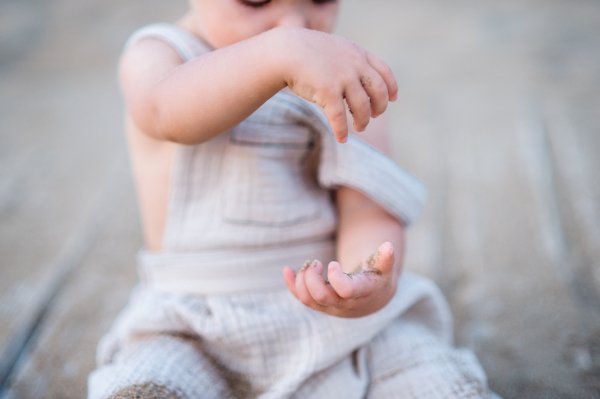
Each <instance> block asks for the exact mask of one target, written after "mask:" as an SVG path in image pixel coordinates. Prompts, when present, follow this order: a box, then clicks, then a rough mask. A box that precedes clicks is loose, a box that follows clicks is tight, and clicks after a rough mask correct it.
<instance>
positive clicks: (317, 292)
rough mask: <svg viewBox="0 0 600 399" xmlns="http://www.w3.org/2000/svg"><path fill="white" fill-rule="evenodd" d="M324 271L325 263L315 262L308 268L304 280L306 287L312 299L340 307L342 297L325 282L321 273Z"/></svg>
mask: <svg viewBox="0 0 600 399" xmlns="http://www.w3.org/2000/svg"><path fill="white" fill-rule="evenodd" d="M322 273H323V264H322V263H321V262H313V263H312V264H311V266H310V267H309V268H308V269H307V270H306V274H305V275H304V281H305V283H306V288H307V289H308V292H309V294H310V296H311V297H312V299H313V300H314V301H315V302H317V303H318V304H319V305H322V306H331V307H338V306H339V305H340V302H341V301H342V299H341V298H340V297H339V296H338V294H337V293H336V292H335V290H334V289H333V288H332V287H331V285H328V284H327V283H326V282H325V279H324V278H323V276H322V275H321V274H322Z"/></svg>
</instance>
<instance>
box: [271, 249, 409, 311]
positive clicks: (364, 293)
mask: <svg viewBox="0 0 600 399" xmlns="http://www.w3.org/2000/svg"><path fill="white" fill-rule="evenodd" d="M394 260H395V257H394V249H393V247H392V244H391V243H389V242H386V243H384V244H383V245H381V246H380V247H379V251H378V252H377V254H374V255H371V256H370V257H369V258H367V259H366V260H365V261H364V262H363V263H362V264H361V265H359V266H358V267H357V268H356V270H355V271H353V272H352V273H349V274H347V273H344V272H343V271H342V268H341V266H340V264H339V263H337V262H331V263H330V264H329V267H328V272H327V273H328V278H329V281H325V279H324V278H323V276H322V275H321V273H322V272H323V264H322V263H321V262H319V261H318V260H315V261H313V262H310V261H309V262H306V263H305V264H304V266H302V268H301V269H300V270H299V271H298V274H297V275H296V274H295V273H294V270H293V269H292V268H290V267H287V266H286V267H285V268H284V269H283V275H284V278H285V283H286V285H287V287H288V288H289V290H290V291H291V292H292V294H294V296H295V297H296V298H298V299H299V300H300V302H302V303H303V304H305V305H306V306H308V307H309V308H311V309H314V310H318V311H320V312H323V313H326V314H329V315H333V316H339V317H361V316H366V315H368V314H371V313H373V312H376V311H377V310H379V309H381V308H382V307H384V306H385V305H386V304H387V303H388V302H389V301H390V299H391V298H392V297H393V296H394V293H395V292H396V285H397V279H398V275H397V273H396V272H395V270H394Z"/></svg>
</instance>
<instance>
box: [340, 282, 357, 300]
mask: <svg viewBox="0 0 600 399" xmlns="http://www.w3.org/2000/svg"><path fill="white" fill-rule="evenodd" d="M338 294H339V295H340V296H341V297H342V298H345V299H349V298H353V297H354V296H355V294H356V290H355V289H354V287H351V286H348V285H344V286H342V287H340V288H339V290H338Z"/></svg>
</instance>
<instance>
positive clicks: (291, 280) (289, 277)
mask: <svg viewBox="0 0 600 399" xmlns="http://www.w3.org/2000/svg"><path fill="white" fill-rule="evenodd" d="M282 273H283V280H284V281H285V285H286V286H287V287H288V290H290V292H291V293H292V294H294V296H295V297H296V298H298V294H296V272H294V269H292V268H291V267H289V266H286V267H284V268H283V270H282Z"/></svg>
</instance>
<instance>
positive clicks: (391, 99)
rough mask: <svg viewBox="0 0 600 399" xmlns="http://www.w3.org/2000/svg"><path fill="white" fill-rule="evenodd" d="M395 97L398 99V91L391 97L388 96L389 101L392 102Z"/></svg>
mask: <svg viewBox="0 0 600 399" xmlns="http://www.w3.org/2000/svg"><path fill="white" fill-rule="evenodd" d="M397 99H398V93H396V94H394V95H393V96H392V98H390V101H392V102H394V101H396V100H397Z"/></svg>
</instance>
